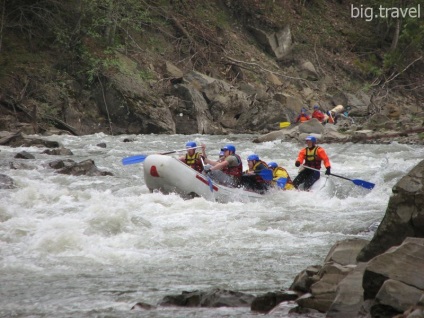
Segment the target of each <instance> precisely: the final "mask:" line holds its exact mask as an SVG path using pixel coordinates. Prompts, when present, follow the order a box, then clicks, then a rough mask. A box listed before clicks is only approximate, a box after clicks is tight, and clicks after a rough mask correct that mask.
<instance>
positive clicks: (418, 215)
mask: <svg viewBox="0 0 424 318" xmlns="http://www.w3.org/2000/svg"><path fill="white" fill-rule="evenodd" d="M423 183H424V160H423V161H421V162H420V163H419V164H418V165H417V166H415V167H414V168H413V169H412V170H411V171H410V172H409V173H408V174H407V175H406V176H404V177H403V178H402V179H400V180H399V182H398V183H397V184H396V185H395V186H394V187H393V189H392V191H393V196H392V197H390V199H389V204H388V206H387V209H386V214H385V215H384V218H383V220H382V222H381V223H380V226H379V227H378V229H377V231H376V233H375V235H374V237H373V238H372V240H371V242H370V243H369V244H368V245H367V246H365V247H364V248H363V249H362V251H361V252H360V253H359V254H358V259H357V260H358V261H359V262H366V261H369V260H370V259H372V258H373V257H375V256H377V255H380V254H381V253H383V252H384V251H386V250H387V249H388V248H390V247H392V246H397V245H400V244H401V243H402V242H403V241H404V240H405V238H406V237H421V238H423V237H424V186H423Z"/></svg>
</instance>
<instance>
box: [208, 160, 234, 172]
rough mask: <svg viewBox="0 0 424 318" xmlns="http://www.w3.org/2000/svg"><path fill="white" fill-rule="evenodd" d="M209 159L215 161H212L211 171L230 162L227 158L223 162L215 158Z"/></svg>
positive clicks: (221, 167) (220, 168) (219, 168)
mask: <svg viewBox="0 0 424 318" xmlns="http://www.w3.org/2000/svg"><path fill="white" fill-rule="evenodd" d="M209 161H211V162H214V163H211V165H212V168H211V171H213V170H222V169H224V168H225V167H226V166H228V164H229V163H228V161H227V160H224V161H222V162H216V161H213V160H209Z"/></svg>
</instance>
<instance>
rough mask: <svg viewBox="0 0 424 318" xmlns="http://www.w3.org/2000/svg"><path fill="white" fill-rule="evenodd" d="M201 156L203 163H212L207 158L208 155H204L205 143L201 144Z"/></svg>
mask: <svg viewBox="0 0 424 318" xmlns="http://www.w3.org/2000/svg"><path fill="white" fill-rule="evenodd" d="M202 156H203V161H204V162H205V163H209V164H212V163H211V162H210V161H211V160H209V159H208V156H206V145H205V144H202Z"/></svg>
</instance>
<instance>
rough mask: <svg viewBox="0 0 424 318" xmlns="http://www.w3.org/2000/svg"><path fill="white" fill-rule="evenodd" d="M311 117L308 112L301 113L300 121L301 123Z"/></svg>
mask: <svg viewBox="0 0 424 318" xmlns="http://www.w3.org/2000/svg"><path fill="white" fill-rule="evenodd" d="M309 119H310V118H309V116H308V115H306V114H300V115H299V117H298V121H300V122H301V123H304V122H305V121H308V120H309Z"/></svg>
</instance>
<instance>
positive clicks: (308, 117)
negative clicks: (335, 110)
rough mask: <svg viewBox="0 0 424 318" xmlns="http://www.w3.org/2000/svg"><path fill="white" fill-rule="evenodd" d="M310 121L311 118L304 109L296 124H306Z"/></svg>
mask: <svg viewBox="0 0 424 318" xmlns="http://www.w3.org/2000/svg"><path fill="white" fill-rule="evenodd" d="M309 119H311V117H310V116H309V115H308V114H307V113H306V109H305V108H302V110H301V111H300V114H299V116H297V118H296V120H295V122H296V123H299V122H300V123H304V122H305V121H308V120H309Z"/></svg>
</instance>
